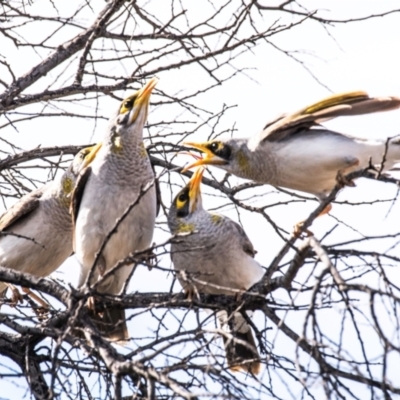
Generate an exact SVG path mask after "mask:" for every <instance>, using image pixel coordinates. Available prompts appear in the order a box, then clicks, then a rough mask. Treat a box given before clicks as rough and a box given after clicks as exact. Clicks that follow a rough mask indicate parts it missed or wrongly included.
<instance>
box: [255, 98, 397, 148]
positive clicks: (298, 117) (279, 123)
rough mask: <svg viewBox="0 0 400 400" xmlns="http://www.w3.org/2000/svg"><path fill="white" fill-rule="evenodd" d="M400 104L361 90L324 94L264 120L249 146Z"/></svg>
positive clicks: (282, 138)
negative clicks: (315, 100)
mask: <svg viewBox="0 0 400 400" xmlns="http://www.w3.org/2000/svg"><path fill="white" fill-rule="evenodd" d="M399 107H400V98H398V97H369V96H368V94H367V93H365V92H347V93H341V94H335V95H333V96H330V97H327V98H326V99H323V100H321V101H319V102H317V103H315V104H312V105H310V106H308V107H305V108H303V109H301V110H299V111H297V112H295V113H293V114H286V115H283V116H281V117H279V118H277V119H275V120H274V121H272V122H270V123H268V124H267V125H266V126H265V128H264V130H263V131H262V132H261V133H259V134H258V135H255V136H254V137H252V138H251V139H250V141H249V147H250V148H252V149H255V148H256V147H257V146H258V144H260V143H261V142H262V141H265V140H268V141H270V142H277V141H281V140H284V139H287V138H288V137H289V136H291V135H293V134H295V133H297V132H299V131H301V130H304V129H310V128H312V127H313V126H317V125H319V124H320V123H321V122H323V121H327V120H329V119H332V118H336V117H341V116H350V115H361V114H370V113H375V112H379V111H389V110H394V109H396V108H399Z"/></svg>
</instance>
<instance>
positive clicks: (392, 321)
mask: <svg viewBox="0 0 400 400" xmlns="http://www.w3.org/2000/svg"><path fill="white" fill-rule="evenodd" d="M266 4H267V3H266V2H260V1H226V2H224V3H222V2H221V3H218V5H217V4H215V3H213V2H202V3H201V5H199V4H196V5H194V4H192V3H191V2H189V1H188V2H180V1H174V0H170V1H169V2H136V1H122V0H110V1H107V2H100V1H99V2H87V1H83V2H81V3H79V2H77V1H71V2H62V3H61V2H49V3H46V4H43V3H41V2H32V1H24V0H20V1H9V2H5V1H3V2H1V3H0V6H1V26H0V32H1V34H2V37H3V39H2V42H3V43H4V44H5V46H4V51H2V56H1V57H0V66H1V67H0V68H1V71H2V73H1V78H0V85H2V86H3V89H4V90H3V92H2V93H0V110H1V113H2V116H3V117H2V124H1V129H2V133H3V132H4V135H2V137H0V142H1V150H0V151H1V157H2V159H0V188H1V196H2V200H3V204H4V207H7V206H9V205H11V204H12V203H13V202H14V201H16V199H17V198H19V197H20V196H21V195H23V194H24V193H26V192H28V191H30V190H32V188H35V187H37V186H40V185H41V184H42V183H43V182H46V181H48V180H51V179H52V178H53V177H54V176H55V174H57V173H59V170H62V169H65V167H66V166H67V165H68V163H69V162H70V161H71V156H72V155H74V154H76V153H77V152H78V151H79V150H80V149H81V148H82V147H83V146H86V145H88V144H89V143H91V142H93V141H94V140H93V136H95V135H97V132H98V131H100V130H101V128H102V126H104V124H105V121H106V120H107V118H108V115H109V110H110V109H112V108H114V107H115V106H116V104H117V101H116V100H118V101H120V100H122V99H123V97H124V93H125V92H127V93H128V92H129V91H132V90H134V89H137V88H138V87H139V86H140V85H141V84H142V83H143V82H144V81H145V80H146V79H148V78H150V77H153V76H154V75H158V76H159V77H160V78H161V84H160V85H159V87H158V89H157V90H156V92H155V95H154V96H153V97H152V106H153V111H152V113H151V115H150V118H149V123H148V126H147V131H146V132H147V137H146V144H147V150H148V152H149V153H150V155H151V159H152V162H153V165H154V166H155V169H156V173H157V179H158V180H159V183H160V187H161V193H162V212H161V214H160V216H159V218H158V222H157V234H156V237H155V240H156V242H155V244H154V246H153V247H152V250H153V251H154V252H156V254H157V263H156V265H155V266H153V267H152V271H150V272H149V271H147V266H146V261H145V260H144V259H143V257H142V256H143V255H142V254H134V255H132V256H131V257H130V258H128V259H125V260H121V263H131V262H135V263H137V267H136V269H135V271H134V274H133V277H132V285H133V286H131V287H130V289H129V290H128V292H127V294H126V295H124V296H115V297H112V296H100V295H98V297H101V298H102V300H103V304H104V306H105V307H107V304H110V303H114V304H117V305H119V306H120V307H123V308H125V309H127V310H128V311H129V321H130V322H129V329H130V332H131V335H132V340H131V341H130V343H129V344H128V345H127V346H125V347H120V346H117V345H111V344H110V343H109V342H107V341H106V340H104V339H103V338H102V337H101V336H99V335H98V333H97V331H96V328H95V327H94V326H93V325H92V324H91V322H90V320H89V319H88V315H87V310H86V308H85V307H84V305H85V302H86V300H87V297H88V295H89V294H91V293H87V292H83V291H78V290H76V289H74V287H73V286H71V285H70V284H69V277H68V276H66V279H60V275H56V277H57V278H58V279H52V280H48V279H36V278H34V277H31V276H26V275H23V274H20V273H16V272H13V271H10V270H7V269H5V268H0V280H3V281H6V282H10V283H14V284H17V285H22V286H26V287H29V288H31V289H34V290H37V291H40V292H41V293H43V294H45V295H46V298H47V300H48V301H49V302H50V303H51V304H52V309H51V311H50V313H49V315H48V316H47V318H45V319H44V320H43V319H42V318H41V317H40V316H38V315H37V313H35V312H34V311H32V309H35V308H37V306H35V305H34V304H33V303H32V302H30V300H29V298H26V299H25V300H26V302H25V303H24V304H22V305H19V306H17V307H16V308H15V309H11V308H9V307H7V306H6V305H4V306H3V308H2V310H1V312H0V323H1V324H2V325H1V326H2V328H1V331H0V355H1V356H2V357H0V360H1V361H0V362H1V364H0V376H1V378H2V380H4V382H7V383H6V386H5V387H6V388H7V390H13V392H7V393H1V397H3V396H5V398H17V397H21V396H20V393H24V391H25V390H26V392H25V395H26V397H28V398H29V397H33V398H36V399H48V398H79V399H81V398H82V399H86V398H87V399H95V398H99V399H106V398H107V399H108V398H110V399H111V398H115V399H121V398H125V399H128V398H132V399H133V398H135V399H141V398H143V399H169V398H186V399H189V398H203V397H204V398H206V397H211V398H237V399H245V398H248V399H253V398H279V399H286V398H320V397H322V396H323V394H322V393H324V395H325V397H326V398H330V399H336V398H337V399H344V398H365V397H366V396H368V395H369V396H370V398H374V399H376V398H385V399H389V398H394V397H396V395H398V394H400V386H399V385H397V383H396V380H394V377H395V376H396V373H397V371H396V362H398V357H399V355H400V343H399V336H398V332H399V325H398V324H399V322H398V316H397V315H398V307H399V299H400V297H399V289H398V285H397V284H396V276H395V274H394V273H393V269H394V267H396V266H399V262H400V257H399V251H398V249H399V241H398V238H399V235H400V232H399V230H398V227H397V229H394V230H391V229H392V227H391V226H390V225H387V224H382V227H381V228H380V229H379V233H377V232H378V229H376V231H375V230H373V231H371V232H370V233H367V234H366V233H365V232H352V234H349V230H350V228H351V227H352V224H354V221H353V222H350V223H347V221H341V220H340V219H337V224H336V225H335V226H334V227H331V228H329V230H328V229H327V230H326V232H324V234H321V235H319V234H317V233H316V235H315V236H314V237H313V236H312V237H308V238H303V239H302V240H300V239H297V238H296V237H294V236H292V235H291V233H290V229H288V227H287V226H286V227H285V226H282V223H281V222H280V221H279V218H278V217H276V215H277V214H278V213H279V212H280V211H276V210H289V209H290V210H293V213H296V214H297V215H301V211H299V210H300V209H299V203H300V204H301V203H304V201H305V200H312V199H311V198H309V197H305V196H303V195H299V194H295V193H287V192H285V191H277V190H275V189H274V188H270V187H267V186H260V185H256V184H254V183H249V182H241V181H238V180H237V179H235V178H232V177H229V176H225V175H224V174H220V173H218V172H215V171H214V170H210V175H209V176H208V177H207V178H205V179H204V185H203V186H204V191H205V193H206V195H209V196H210V198H211V196H212V202H213V207H214V208H215V209H220V208H222V209H223V212H230V213H232V214H233V215H234V217H235V218H237V219H239V220H243V221H244V220H246V221H257V224H260V225H261V224H262V232H263V234H265V238H266V242H267V243H269V246H267V247H268V254H269V257H270V261H268V260H264V259H259V261H260V262H261V263H263V264H264V265H265V266H266V271H267V272H266V276H265V278H264V280H263V281H262V282H261V283H260V284H258V285H257V286H256V287H254V288H253V289H252V290H251V291H250V292H249V293H247V294H245V295H243V296H242V298H240V299H238V300H232V299H231V298H229V297H225V296H204V295H202V296H199V297H196V298H195V299H193V301H189V300H187V299H184V296H183V294H182V293H181V291H180V287H179V285H178V284H176V285H175V277H174V275H173V273H172V272H171V271H172V270H171V268H170V267H171V265H170V261H169V244H170V241H171V240H174V239H176V238H170V236H169V234H168V232H167V228H166V222H165V221H166V219H165V215H166V213H167V210H168V207H169V205H170V203H171V197H172V196H173V195H174V194H176V192H177V189H178V187H180V186H182V182H183V181H184V180H183V179H182V175H185V176H187V177H189V176H191V172H187V173H184V174H181V172H180V168H179V165H182V164H181V162H180V161H179V160H176V152H177V151H180V150H184V147H183V146H182V142H183V141H184V140H185V139H186V138H187V137H189V136H190V137H191V138H192V137H194V136H196V135H201V137H203V138H204V137H212V138H214V137H217V136H219V135H222V134H224V135H229V134H234V135H236V134H238V133H237V132H236V127H235V115H234V113H233V107H234V105H233V104H230V101H229V98H228V99H226V100H225V102H226V104H223V105H222V106H220V108H219V109H213V108H210V106H209V102H210V98H211V97H212V96H215V93H223V90H224V88H225V87H228V85H229V84H230V83H231V82H232V84H234V82H236V81H237V79H238V78H239V77H241V76H247V77H248V79H249V80H251V79H253V71H252V70H251V58H249V57H250V55H251V54H252V53H255V54H258V53H257V52H258V51H260V49H261V50H262V49H264V48H272V49H274V51H275V53H274V54H279V53H281V54H283V55H285V56H287V57H289V58H291V59H292V60H293V61H295V62H298V63H300V64H301V65H302V66H304V68H305V69H306V71H307V72H308V73H309V74H311V76H312V77H313V79H315V81H316V82H318V81H319V78H318V77H317V76H316V75H315V74H314V73H313V70H312V68H310V66H309V64H308V62H307V59H306V55H305V54H304V53H302V52H297V51H294V50H293V51H292V50H287V49H286V48H285V47H284V46H281V44H280V38H281V37H285V35H286V36H288V35H289V37H294V36H295V35H296V34H297V32H298V31H299V29H301V28H302V27H305V29H309V30H315V31H317V30H318V32H322V31H323V30H326V33H327V34H326V39H327V40H328V39H329V35H330V34H331V29H332V28H333V27H334V26H337V25H341V24H356V23H358V22H359V21H363V20H369V19H374V18H375V17H384V19H388V18H390V17H391V14H394V15H397V14H396V13H398V12H399V11H400V10H398V9H387V10H383V11H379V10H378V11H377V12H376V13H374V14H363V13H362V10H360V12H359V14H358V15H357V16H356V17H348V18H342V17H338V18H331V19H330V18H328V17H327V15H328V14H327V13H326V12H324V11H323V10H322V11H321V10H318V9H311V8H310V6H309V3H308V2H307V1H304V2H294V1H285V2H281V3H279V2H277V3H276V5H274V6H271V5H266ZM332 6H333V7H334V3H332ZM269 62H271V63H272V62H273V60H269ZM163 82H165V83H163ZM245 95H246V96H249V94H248V93H245ZM221 103H222V102H220V103H219V104H221ZM250 118H251V116H250ZM32 133H34V134H32ZM247 134H249V133H247ZM43 143H51V145H49V146H48V147H42V146H41V147H37V145H38V144H41V145H42V144H43ZM362 175H363V176H364V177H366V178H370V179H369V180H368V182H367V184H368V185H370V186H369V187H376V188H378V187H379V188H382V187H385V190H386V188H388V189H387V190H388V192H387V193H388V197H386V198H384V197H379V196H374V197H373V198H372V199H371V200H365V199H362V200H361V201H358V202H354V201H353V202H351V201H350V202H349V201H348V200H345V201H334V203H335V205H334V207H335V209H336V208H338V209H340V208H341V207H345V206H346V204H349V203H350V204H352V205H354V206H357V207H359V208H361V209H363V210H365V209H366V207H371V208H368V210H370V209H371V210H372V209H374V210H377V209H379V210H380V212H382V210H385V211H386V212H387V213H388V215H389V216H390V219H395V218H396V212H397V213H398V211H397V209H396V206H397V204H396V200H397V186H398V181H396V179H394V178H393V177H392V178H389V177H386V176H382V175H380V174H378V176H377V175H376V174H370V173H369V172H363V173H362ZM215 177H216V179H214V178H215ZM377 180H379V181H382V182H376V181H377ZM373 185H376V186H373ZM378 185H379V186H378ZM338 190H339V187H338V188H336V189H335V190H334V192H332V194H331V196H330V198H329V200H334V199H335V197H336V195H337V193H338ZM377 190H378V189H377ZM379 190H380V189H379ZM382 190H383V189H382ZM385 193H386V192H385ZM374 194H376V193H374ZM377 197H378V198H377ZM336 203H339V205H337V204H336ZM326 204H327V202H326V203H325V204H321V205H319V206H318V207H314V208H315V209H314V211H313V212H312V213H311V214H310V216H309V217H308V218H307V220H306V223H305V224H304V226H303V229H304V230H305V229H306V228H307V227H308V226H310V225H311V223H312V222H313V221H314V219H315V218H316V216H317V215H318V213H319V212H320V211H321V210H322V209H323V207H324V206H325V205H326ZM340 204H341V205H340ZM388 204H389V206H388ZM379 207H380V208H379ZM397 208H398V207H397ZM354 209H355V207H354ZM352 210H353V208H352ZM275 212H276V213H277V214H275V216H274V213H275ZM283 212H285V211H283ZM354 212H355V213H356V212H357V211H354ZM300 218H301V217H300ZM300 218H298V219H300ZM332 218H335V214H333V217H332ZM294 222H297V220H294V221H293V223H294ZM251 226H252V225H251V222H249V223H246V228H247V229H246V230H247V231H248V233H249V234H250V236H251V232H250V230H251ZM349 226H350V228H349ZM289 228H290V227H289ZM344 232H345V235H346V236H343V235H344ZM267 239H268V240H267ZM279 240H280V241H279ZM271 243H279V247H276V246H271V245H270V244H271ZM282 243H283V244H282ZM260 253H261V252H260ZM72 264H75V265H74V266H73V267H72V266H71V265H72ZM68 268H77V266H76V262H74V260H73V258H71V259H70V260H69V264H68ZM64 271H66V269H65V267H64ZM155 287H156V288H157V290H158V289H159V288H160V290H159V291H155V289H154V288H155ZM4 302H5V303H7V300H4ZM205 309H208V310H212V313H211V314H210V313H206V312H204V310H205ZM220 309H225V310H227V311H228V312H232V311H233V310H241V311H244V310H254V311H255V319H254V323H252V326H253V329H254V331H255V333H256V337H257V342H258V346H259V350H260V352H261V355H262V362H263V364H264V369H263V372H262V374H261V375H260V377H259V378H256V377H252V376H245V375H244V374H235V373H233V372H231V371H229V370H228V369H227V368H226V365H225V364H224V356H223V354H224V353H223V344H222V340H221V335H223V334H224V333H223V332H221V331H220V330H218V329H217V328H216V325H215V313H216V312H217V311H218V310H220ZM82 326H83V327H84V335H85V337H84V338H83V337H82V338H80V337H77V336H76V335H75V334H74V329H75V328H76V327H82ZM13 387H14V389H11V388H13ZM21 387H22V390H21ZM14 390H15V391H16V392H15V393H14ZM17 392H18V394H16V393H17Z"/></svg>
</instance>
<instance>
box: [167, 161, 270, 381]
mask: <svg viewBox="0 0 400 400" xmlns="http://www.w3.org/2000/svg"><path fill="white" fill-rule="evenodd" d="M203 172H204V169H203V168H198V169H197V170H196V171H195V173H194V174H193V175H192V177H191V179H190V181H189V182H188V184H187V185H186V186H185V187H184V188H182V190H181V191H180V192H179V193H178V194H177V195H176V197H175V198H174V200H173V202H172V204H171V207H170V210H169V213H168V226H169V229H170V231H171V234H172V235H173V238H174V239H172V243H171V258H172V262H173V265H174V269H175V271H177V277H178V280H179V282H180V284H181V285H182V287H183V289H184V291H185V294H186V296H187V297H189V298H192V297H193V295H194V294H195V293H205V294H215V295H221V294H222V295H230V296H235V297H237V298H238V295H239V296H240V294H242V293H243V292H244V291H246V290H248V289H249V288H251V287H252V286H253V285H254V284H256V283H257V282H259V281H260V280H261V278H262V277H263V276H264V273H265V270H264V268H263V267H262V266H261V265H260V264H259V263H258V262H257V261H256V260H255V259H254V256H255V254H256V251H255V250H254V247H253V245H252V243H251V242H250V240H249V238H248V237H247V235H246V233H245V231H244V230H243V228H242V227H241V226H240V225H239V224H238V223H236V222H235V221H233V220H231V219H229V218H228V217H226V216H224V215H221V214H216V213H211V212H208V211H206V210H205V209H204V208H203V205H202V197H201V191H200V185H201V181H202V177H203ZM217 316H218V322H219V324H220V325H221V328H222V329H223V330H225V331H228V332H230V333H231V335H232V336H233V337H234V339H233V340H232V339H230V338H229V337H226V336H223V340H224V343H225V352H226V358H227V363H228V367H229V368H230V369H232V370H234V371H239V370H242V371H245V372H250V373H252V374H258V373H259V372H260V368H261V364H260V359H259V354H258V351H257V347H256V344H255V341H254V337H253V334H252V331H251V328H250V326H249V324H248V322H247V321H246V319H245V318H244V317H243V315H242V314H241V313H240V312H234V313H233V315H232V316H230V317H229V316H228V314H227V312H225V311H221V312H218V314H217Z"/></svg>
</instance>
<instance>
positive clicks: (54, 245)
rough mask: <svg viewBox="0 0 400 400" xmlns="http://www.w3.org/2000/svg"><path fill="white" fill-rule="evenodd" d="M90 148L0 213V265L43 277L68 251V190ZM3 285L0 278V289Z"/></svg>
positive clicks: (54, 267) (65, 256) (69, 242)
mask: <svg viewBox="0 0 400 400" xmlns="http://www.w3.org/2000/svg"><path fill="white" fill-rule="evenodd" d="M90 150H91V148H87V149H83V150H81V151H80V152H79V153H78V154H77V155H76V156H75V158H74V160H73V162H72V163H71V165H70V166H69V168H68V169H67V171H66V172H65V173H64V174H63V175H62V176H61V177H59V178H57V179H56V180H54V181H53V182H50V183H48V184H47V185H44V186H43V187H41V188H39V189H36V190H33V191H32V192H30V193H28V194H27V195H25V196H24V197H22V198H21V199H20V200H19V201H18V202H17V203H16V204H14V205H13V206H12V207H11V208H10V209H8V210H7V211H6V212H5V213H4V214H3V215H2V216H1V217H0V265H1V266H3V267H7V268H11V269H14V270H17V271H21V272H26V273H29V274H32V275H35V276H38V277H45V276H48V275H50V274H51V273H52V272H54V271H55V270H56V269H57V268H58V267H59V266H60V265H61V264H62V263H63V262H64V261H65V260H66V259H67V258H68V257H69V256H70V255H71V254H72V220H71V216H70V214H69V205H70V201H71V192H72V190H73V188H74V185H75V182H76V179H77V176H78V174H79V172H80V170H81V168H82V167H83V163H84V161H85V157H86V156H87V155H88V154H89V153H90ZM6 287H7V286H6V284H5V283H3V282H0V292H1V291H3V290H5V289H6Z"/></svg>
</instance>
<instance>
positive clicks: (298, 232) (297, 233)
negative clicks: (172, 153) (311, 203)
mask: <svg viewBox="0 0 400 400" xmlns="http://www.w3.org/2000/svg"><path fill="white" fill-rule="evenodd" d="M303 225H304V221H300V222H298V223H297V224H295V225H294V226H293V233H292V234H293V236H294V237H297V238H300V237H301V236H302V235H304V236H305V237H310V236H314V233H313V232H312V231H310V230H309V229H304V230H302V227H303Z"/></svg>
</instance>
